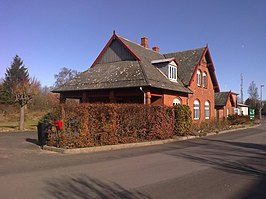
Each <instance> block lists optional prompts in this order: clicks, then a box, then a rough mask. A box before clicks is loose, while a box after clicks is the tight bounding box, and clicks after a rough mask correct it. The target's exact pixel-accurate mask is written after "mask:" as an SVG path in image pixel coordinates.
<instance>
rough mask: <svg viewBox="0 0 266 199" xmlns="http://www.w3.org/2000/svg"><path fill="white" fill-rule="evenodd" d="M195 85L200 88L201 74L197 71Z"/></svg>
mask: <svg viewBox="0 0 266 199" xmlns="http://www.w3.org/2000/svg"><path fill="white" fill-rule="evenodd" d="M197 84H198V86H201V72H200V71H199V70H198V71H197Z"/></svg>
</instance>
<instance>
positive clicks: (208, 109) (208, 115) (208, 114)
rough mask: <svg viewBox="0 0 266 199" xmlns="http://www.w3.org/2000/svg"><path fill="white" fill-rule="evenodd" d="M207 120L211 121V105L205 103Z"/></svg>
mask: <svg viewBox="0 0 266 199" xmlns="http://www.w3.org/2000/svg"><path fill="white" fill-rule="evenodd" d="M205 119H210V103H209V102H208V101H206V102H205Z"/></svg>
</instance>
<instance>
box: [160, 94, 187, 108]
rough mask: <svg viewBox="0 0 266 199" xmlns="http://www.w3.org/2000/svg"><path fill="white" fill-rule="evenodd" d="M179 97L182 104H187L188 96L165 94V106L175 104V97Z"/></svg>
mask: <svg viewBox="0 0 266 199" xmlns="http://www.w3.org/2000/svg"><path fill="white" fill-rule="evenodd" d="M176 98H177V99H179V100H180V102H181V104H187V97H183V96H178V95H171V94H164V95H163V101H164V105H165V106H173V101H174V99H176Z"/></svg>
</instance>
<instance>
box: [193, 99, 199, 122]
mask: <svg viewBox="0 0 266 199" xmlns="http://www.w3.org/2000/svg"><path fill="white" fill-rule="evenodd" d="M199 118H200V103H199V101H198V100H195V101H194V120H198V119H199Z"/></svg>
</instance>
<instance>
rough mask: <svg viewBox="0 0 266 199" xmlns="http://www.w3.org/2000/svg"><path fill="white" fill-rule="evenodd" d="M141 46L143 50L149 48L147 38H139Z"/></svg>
mask: <svg viewBox="0 0 266 199" xmlns="http://www.w3.org/2000/svg"><path fill="white" fill-rule="evenodd" d="M141 45H142V46H143V47H145V48H149V45H148V38H147V37H142V38H141Z"/></svg>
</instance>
